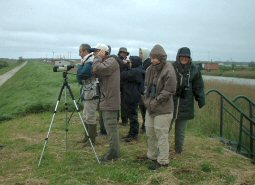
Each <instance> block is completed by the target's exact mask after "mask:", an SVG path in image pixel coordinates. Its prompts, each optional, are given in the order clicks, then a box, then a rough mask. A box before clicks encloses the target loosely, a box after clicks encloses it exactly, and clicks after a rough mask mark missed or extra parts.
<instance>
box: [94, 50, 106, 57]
mask: <svg viewBox="0 0 255 185" xmlns="http://www.w3.org/2000/svg"><path fill="white" fill-rule="evenodd" d="M94 56H99V57H101V58H105V57H106V52H105V51H103V50H96V51H94Z"/></svg>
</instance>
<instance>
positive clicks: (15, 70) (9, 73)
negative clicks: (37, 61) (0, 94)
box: [0, 62, 27, 87]
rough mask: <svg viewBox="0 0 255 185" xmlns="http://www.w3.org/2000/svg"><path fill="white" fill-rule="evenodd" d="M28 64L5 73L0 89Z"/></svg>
mask: <svg viewBox="0 0 255 185" xmlns="http://www.w3.org/2000/svg"><path fill="white" fill-rule="evenodd" d="M26 64H27V62H25V63H23V64H21V65H19V66H17V67H15V68H14V69H12V70H10V71H8V72H6V73H4V74H3V75H0V87H1V86H2V85H3V84H4V83H5V82H6V81H7V80H8V79H10V78H11V77H12V76H14V75H15V73H17V72H18V71H19V70H20V69H21V68H22V67H24V66H25V65H26Z"/></svg>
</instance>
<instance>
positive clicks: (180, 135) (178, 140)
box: [175, 120, 187, 153]
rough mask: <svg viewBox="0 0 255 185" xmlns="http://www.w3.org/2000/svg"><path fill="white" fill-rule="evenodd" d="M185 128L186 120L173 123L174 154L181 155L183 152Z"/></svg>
mask: <svg viewBox="0 0 255 185" xmlns="http://www.w3.org/2000/svg"><path fill="white" fill-rule="evenodd" d="M186 127H187V120H176V121H175V152H176V153H181V152H182V150H183V145H184V139H185V130H186Z"/></svg>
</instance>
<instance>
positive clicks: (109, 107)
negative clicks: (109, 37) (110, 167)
mask: <svg viewBox="0 0 255 185" xmlns="http://www.w3.org/2000/svg"><path fill="white" fill-rule="evenodd" d="M91 51H92V52H94V56H95V58H94V61H93V73H94V74H95V75H96V76H98V77H99V84H100V102H99V109H100V111H102V117H103V121H104V126H105V129H106V132H107V136H108V140H109V145H110V149H109V152H108V153H107V154H106V155H105V156H104V157H103V158H102V161H103V162H104V161H110V160H114V159H117V158H119V157H120V143H119V130H118V124H117V116H118V111H119V110H120V69H119V64H118V62H117V61H116V59H115V58H114V57H111V56H108V53H109V48H108V46H107V45H105V44H97V45H96V47H95V48H92V49H91Z"/></svg>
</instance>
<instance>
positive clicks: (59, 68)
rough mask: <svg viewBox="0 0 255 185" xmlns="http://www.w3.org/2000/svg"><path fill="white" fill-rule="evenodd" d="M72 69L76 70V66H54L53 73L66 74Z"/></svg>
mask: <svg viewBox="0 0 255 185" xmlns="http://www.w3.org/2000/svg"><path fill="white" fill-rule="evenodd" d="M72 68H74V65H71V64H68V65H54V66H53V72H65V71H69V70H70V69H72Z"/></svg>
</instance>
